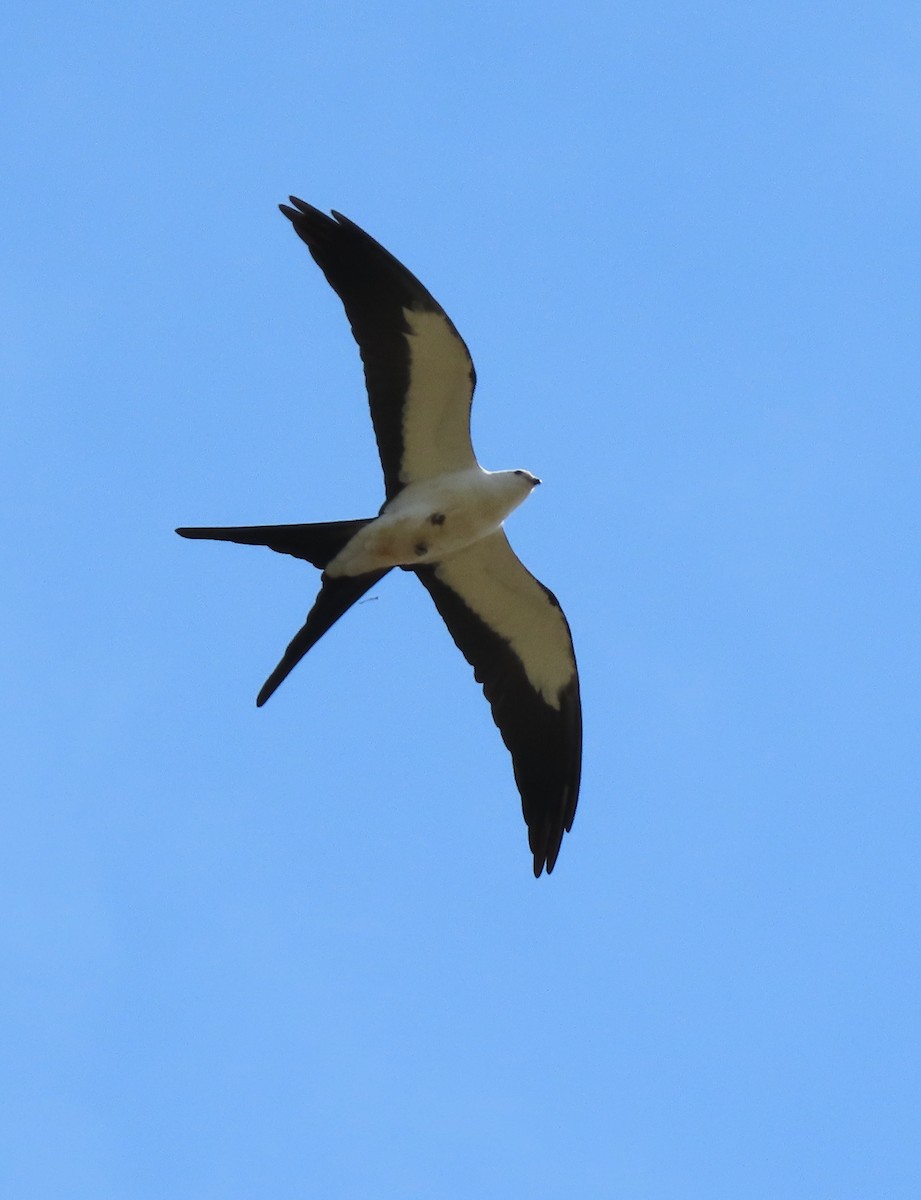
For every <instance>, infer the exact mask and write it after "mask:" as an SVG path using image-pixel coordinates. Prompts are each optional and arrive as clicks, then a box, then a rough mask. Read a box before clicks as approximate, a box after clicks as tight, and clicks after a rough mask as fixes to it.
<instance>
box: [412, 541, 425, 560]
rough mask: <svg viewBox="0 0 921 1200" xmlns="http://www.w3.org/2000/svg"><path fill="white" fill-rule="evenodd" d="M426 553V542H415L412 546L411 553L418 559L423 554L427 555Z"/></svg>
mask: <svg viewBox="0 0 921 1200" xmlns="http://www.w3.org/2000/svg"><path fill="white" fill-rule="evenodd" d="M428 552H429V547H428V542H416V544H415V546H413V553H414V554H418V556H419V557H420V558H421V557H422V555H423V554H428Z"/></svg>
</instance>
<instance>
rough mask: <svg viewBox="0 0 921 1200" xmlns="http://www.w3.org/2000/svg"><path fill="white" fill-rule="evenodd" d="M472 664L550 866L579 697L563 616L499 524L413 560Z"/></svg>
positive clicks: (539, 854)
mask: <svg viewBox="0 0 921 1200" xmlns="http://www.w3.org/2000/svg"><path fill="white" fill-rule="evenodd" d="M414 570H415V572H416V574H417V575H418V576H419V578H420V580H421V581H422V583H423V584H424V585H425V586H426V588H428V590H429V593H430V594H431V597H432V599H433V600H434V601H435V606H436V607H437V609H438V611H439V612H440V613H441V615H442V617H443V619H444V622H445V624H446V625H447V627H448V629H449V631H450V633H451V636H452V637H453V638H454V641H455V642H456V644H457V646H458V648H459V649H460V651H461V653H462V654H463V655H464V657H465V658H466V659H467V661H468V662H469V663H470V665H471V666H472V667H473V672H474V675H475V676H476V678H477V680H478V682H480V683H481V684H482V685H483V691H484V693H485V695H486V699H487V700H488V701H489V703H490V705H491V707H492V715H493V719H494V720H495V722H496V725H497V726H498V727H499V732H500V733H501V734H502V739H503V741H504V742H505V744H506V746H507V747H508V749H509V751H510V753H511V756H512V765H513V768H514V771H515V782H516V783H517V784H518V790H519V792H520V793H521V806H522V811H523V813H524V819H525V821H526V822H527V826H528V841H529V844H530V847H531V851H532V853H533V855H534V874H535V875H540V873H541V871H542V870H543V868H544V866H546V868H547V873H548V875H549V873H550V872H551V871H552V870H553V866H554V863H555V862H556V857H557V854H558V853H559V849H560V843H561V841H562V839H563V833H564V832H568V831H569V830H570V829H571V828H572V822H573V818H574V817H575V814H576V802H577V800H578V798H579V781H580V777H581V769H582V706H581V702H580V698H579V676H578V672H577V669H576V659H575V653H574V651H573V646H572V638H571V636H570V632H569V625H568V624H567V622H566V618H565V617H564V616H563V611H562V609H561V608H560V606H559V603H558V601H557V599H556V597H555V596H554V595H553V593H552V592H550V591H548V590H547V588H545V587H544V585H543V584H542V583H540V582H539V581H538V580H536V579H535V578H534V576H533V575H531V573H530V572H529V571H528V570H527V569H526V568H525V567H524V566H523V564H522V563H521V561H520V560H519V559H518V557H517V556H516V554H515V552H514V551H513V550H512V548H511V546H510V545H509V544H508V539H507V538H506V536H505V534H504V533H503V532H502V531H501V530H500V531H499V532H498V533H494V534H492V535H491V536H490V537H488V538H484V539H483V540H482V541H480V542H477V543H475V544H474V545H473V546H470V547H469V548H468V549H466V550H462V551H460V552H459V553H458V554H453V555H451V556H450V558H447V559H445V560H444V561H443V562H441V563H437V564H435V565H434V566H427V567H416V568H414Z"/></svg>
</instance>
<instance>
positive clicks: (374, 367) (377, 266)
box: [176, 196, 582, 876]
mask: <svg viewBox="0 0 921 1200" xmlns="http://www.w3.org/2000/svg"><path fill="white" fill-rule="evenodd" d="M290 200H291V205H290V206H289V205H287V204H281V205H279V208H280V209H281V211H282V212H283V213H284V215H285V216H286V217H287V218H288V220H289V221H290V222H291V224H292V226H293V227H294V231H295V232H296V233H297V235H298V237H299V238H300V239H301V240H302V241H303V242H305V243H306V245H307V248H308V250H309V251H310V253H311V255H312V256H313V259H314V261H315V262H316V263H317V265H318V266H319V268H320V270H321V271H322V272H323V274H324V275H325V276H326V280H327V282H328V283H329V285H330V286H331V287H332V289H333V290H334V291H335V292H336V294H337V295H338V296H339V299H340V300H341V301H342V303H343V305H344V306H345V312H346V316H347V317H348V319H349V323H350V324H351V327H352V333H353V335H354V337H355V340H356V342H357V343H358V349H359V351H360V353H361V359H362V362H363V364H364V371H365V383H366V386H367V390H368V398H369V401H370V407H371V420H372V422H373V424H374V432H375V435H376V437H377V446H378V450H379V453H380V458H381V465H382V467H383V471H384V490H385V493H386V499H385V501H384V504H383V507H382V508H381V510H380V512H379V513H378V515H377V516H376V517H368V518H365V519H363V520H353V521H327V522H321V523H314V524H306V525H249V526H240V527H217V528H213V527H209V528H182V529H177V530H176V532H177V533H178V534H181V535H182V537H186V538H206V539H211V540H215V541H224V542H238V543H241V544H244V545H251V546H267V547H269V549H271V550H276V551H278V552H279V553H281V554H290V555H293V556H294V557H295V558H300V559H304V560H306V561H307V562H309V563H311V564H312V565H313V566H315V567H318V568H320V569H321V570H322V572H323V574H322V576H321V581H320V592H319V595H318V596H317V598H316V601H315V603H314V606H313V608H312V609H311V610H310V613H309V614H308V616H307V620H306V621H305V623H304V625H303V627H302V628H301V629H300V630H299V631H298V632H297V633H296V634H295V635H294V638H293V639H292V641H291V643H290V645H289V646H288V648H287V650H286V651H285V653H284V655H283V656H282V659H281V662H280V663H279V664H278V666H277V667H276V668H275V670H274V671H273V672H272V674H271V675H270V676H269V677H268V679H267V680H266V682H265V683H264V684H263V687H262V690H261V691H260V693H259V695H258V697H257V698H256V704H257V705H259V706H261V705H263V704H265V702H266V700H268V698H269V697H270V696H271V695H272V693H273V692H274V691H275V689H276V688H277V687H278V685H279V684H280V683H281V682H282V681H283V680H284V679H285V678H286V677H287V676H288V674H289V673H290V672H291V671H292V669H293V668H294V667H295V666H296V665H297V664H298V663H299V662H300V660H301V659H302V658H303V657H304V655H305V654H306V653H307V651H308V650H309V649H310V648H311V647H312V646H314V645H315V644H316V643H317V642H318V641H319V639H320V638H321V637H322V636H323V634H324V633H326V631H327V630H328V629H329V628H330V627H331V626H332V625H333V624H334V623H335V622H336V621H338V619H339V618H340V617H341V616H342V615H343V613H345V612H346V611H347V610H348V609H349V608H350V607H351V606H352V605H353V604H354V603H355V602H356V601H357V600H358V599H360V598H361V597H362V596H363V595H364V594H365V592H367V591H368V589H369V588H372V587H373V586H374V585H375V584H376V583H378V582H379V581H380V580H381V579H382V578H383V577H384V576H385V575H386V574H387V572H388V571H390V570H391V569H392V568H393V567H401V568H402V569H403V570H405V571H411V572H413V574H415V575H416V576H417V578H418V579H419V581H420V582H421V583H422V585H423V586H424V587H425V588H426V589H427V590H428V592H429V594H430V596H431V597H432V599H433V600H434V602H435V607H436V608H437V609H438V611H439V613H440V614H441V616H442V618H443V619H444V622H445V624H446V625H447V627H448V630H449V632H450V634H451V636H452V637H453V639H454V641H455V643H456V644H457V646H458V648H459V649H460V651H461V653H462V654H463V655H464V657H465V658H466V659H467V661H468V662H469V663H470V665H471V666H472V667H473V672H474V675H475V677H476V679H477V681H478V682H479V683H481V684H482V685H483V691H484V693H485V695H486V699H487V700H488V701H489V703H490V706H491V708H492V715H493V719H494V721H495V723H496V725H497V726H498V729H499V732H500V733H501V735H502V739H503V741H504V742H505V745H506V746H507V747H508V750H509V753H510V754H511V757H512V767H513V770H514V774H515V782H516V783H517V785H518V790H519V792H520V794H521V805H522V811H523V813H524V819H525V822H526V823H527V827H528V841H529V845H530V848H531V853H532V854H533V856H534V874H535V876H539V875H540V873H541V871H542V870H544V868H546V870H547V873H548V874H549V873H550V872H551V871H552V870H553V866H554V864H555V862H556V858H557V854H558V853H559V849H560V842H561V841H562V838H563V833H564V832H566V831H568V830H569V829H570V828H571V827H572V821H573V817H574V816H575V811H576V801H577V799H578V795H579V779H580V774H581V765H582V708H581V703H580V699H579V677H578V674H577V671H576V659H575V654H574V652H573V646H572V638H571V636H570V632H569V625H568V624H567V622H566V618H565V617H564V615H563V611H562V609H561V608H560V605H559V602H558V601H557V599H556V597H555V596H554V595H553V593H552V592H551V591H549V590H548V589H547V588H546V587H544V585H543V584H542V583H540V582H539V581H538V580H537V579H535V578H534V576H533V575H532V574H531V573H530V572H529V571H528V570H527V569H526V568H525V567H524V565H523V564H522V563H521V561H520V560H519V559H518V557H517V555H516V554H515V552H514V550H512V548H511V546H510V545H509V542H508V539H507V538H506V536H505V533H504V531H503V528H502V526H503V522H504V521H505V519H506V517H508V516H509V514H510V513H511V512H512V511H513V510H514V509H516V508H517V507H518V505H519V504H521V503H522V502H523V501H524V500H525V499H527V497H528V496H529V495H530V494H531V491H532V490H533V489H534V488H535V487H536V486H537V485H538V484H539V483H540V480H539V479H537V478H535V476H533V475H532V474H530V472H528V471H523V470H520V469H519V470H513V471H485V470H484V469H483V468H482V467H481V466H480V465H479V463H478V462H477V460H476V456H475V455H474V453H473V446H472V444H471V441H470V406H471V402H472V400H473V389H474V386H475V384H476V373H475V372H474V369H473V362H472V361H471V358H470V352H469V351H468V349H467V347H466V345H465V344H464V341H463V339H462V338H461V336H460V334H459V333H458V332H457V330H456V329H455V328H454V325H453V323H452V322H451V320H450V318H449V317H448V316H447V314H446V313H445V311H444V310H443V309H442V307H441V306H440V305H439V304H438V303H437V301H436V300H435V299H434V298H433V297H432V296H431V294H430V293H429V292H428V290H427V289H426V288H424V287H423V286H422V284H421V283H420V282H419V280H418V279H416V278H415V276H414V275H412V274H410V272H409V271H408V270H407V269H406V267H404V266H403V265H402V263H400V262H398V261H397V260H396V259H395V258H394V257H393V255H392V254H390V253H388V251H386V250H385V249H384V248H383V246H381V245H379V244H378V243H377V242H376V241H374V239H373V238H372V237H370V236H369V235H368V234H367V233H365V232H364V230H362V229H359V227H358V226H357V225H355V224H354V223H353V222H352V221H349V220H348V219H347V218H346V217H343V216H342V215H341V214H340V213H337V212H335V211H334V212H333V214H332V216H328V215H327V214H326V213H323V212H321V211H320V210H319V209H316V208H313V207H312V206H311V205H309V204H305V203H304V201H303V200H298V199H297V198H296V197H294V196H291V197H290Z"/></svg>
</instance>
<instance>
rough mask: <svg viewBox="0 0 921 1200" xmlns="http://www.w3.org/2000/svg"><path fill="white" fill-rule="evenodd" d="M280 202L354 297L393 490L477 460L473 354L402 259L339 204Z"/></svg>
mask: <svg viewBox="0 0 921 1200" xmlns="http://www.w3.org/2000/svg"><path fill="white" fill-rule="evenodd" d="M290 200H291V204H292V205H293V206H294V207H293V208H292V207H289V206H288V205H287V204H281V205H279V208H280V209H281V211H282V212H283V213H284V215H285V216H286V217H287V218H288V220H289V221H290V222H291V224H292V225H293V226H294V229H295V231H296V233H297V235H298V237H300V238H301V240H302V241H304V242H305V243H306V244H307V247H308V249H309V250H310V253H311V254H312V255H313V258H314V260H315V261H316V263H317V265H318V266H319V267H320V270H321V271H322V272H323V274H324V275H325V276H326V279H327V281H328V282H329V284H330V286H331V287H332V288H333V290H334V291H335V292H336V294H337V295H338V296H339V299H340V300H341V301H342V303H343V304H344V306H345V311H346V315H347V316H348V319H349V322H350V323H351V326H352V333H353V334H354V336H355V340H356V342H357V343H358V348H359V350H360V352H361V358H362V362H363V363H364V368H365V382H366V385H367V389H368V398H369V401H370V405H371V419H372V421H373V422H374V432H375V434H376V436H377V446H378V450H379V452H380V456H381V465H382V466H383V469H384V483H385V487H386V491H387V499H388V500H389V499H391V497H393V496H394V495H396V493H397V492H398V491H399V490H400V488H401V487H403V486H404V485H406V484H407V483H412V482H413V481H414V480H417V479H428V478H432V477H433V476H435V475H440V474H444V473H445V472H447V471H453V470H461V469H463V468H465V467H469V466H472V465H473V464H474V463H475V462H476V459H475V458H474V454H473V447H472V446H471V444H470V404H471V401H472V399H473V389H474V387H475V384H476V374H475V372H474V369H473V363H472V361H471V359H470V353H469V351H468V350H467V347H466V345H465V344H464V342H463V339H462V338H461V337H460V335H459V334H458V332H457V330H456V329H455V328H454V325H453V324H452V323H451V320H450V319H449V317H448V316H447V315H446V313H445V312H444V309H442V307H441V305H440V304H438V302H437V301H436V300H435V299H434V298H433V297H432V295H431V294H430V292H429V291H428V290H427V289H426V288H424V287H423V286H422V284H421V283H420V282H419V280H418V279H416V277H415V276H414V275H412V274H411V273H410V272H409V271H408V270H407V269H406V267H404V266H403V265H402V263H400V262H398V261H397V260H396V259H395V258H394V257H393V255H392V254H390V253H389V252H388V251H387V250H385V249H384V248H383V246H381V245H379V244H378V243H377V242H376V241H375V240H374V239H373V238H372V237H370V236H369V235H368V234H367V233H365V232H364V231H363V230H362V229H359V227H358V226H357V225H355V224H354V223H353V222H352V221H349V220H348V219H347V218H346V217H343V216H342V215H341V214H340V213H337V212H334V213H333V215H332V216H331V217H330V216H327V214H326V213H323V212H320V210H319V209H317V208H313V207H312V206H311V205H309V204H305V203H304V201H303V200H298V199H297V198H296V197H295V196H291V197H290Z"/></svg>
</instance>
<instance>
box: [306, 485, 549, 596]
mask: <svg viewBox="0 0 921 1200" xmlns="http://www.w3.org/2000/svg"><path fill="white" fill-rule="evenodd" d="M538 482H539V481H538V480H537V479H535V478H534V476H533V475H530V474H529V473H528V472H527V471H484V470H483V468H482V467H480V466H474V467H470V468H468V469H466V470H463V471H452V472H450V473H449V474H445V475H439V476H437V477H436V478H434V479H425V480H419V481H418V482H416V483H411V484H408V485H407V486H406V487H405V488H403V490H402V491H401V492H399V493H398V494H397V495H396V496H394V498H393V499H392V500H391V501H390V502H389V503H388V504H386V505H385V506H384V508H383V510H382V512H381V514H380V516H379V517H377V518H376V519H375V520H373V521H372V522H371V523H370V524H369V525H366V526H365V527H364V528H363V529H362V530H360V531H359V532H358V533H357V534H356V535H355V536H354V537H353V538H352V540H351V541H350V542H349V543H348V545H347V546H345V547H343V549H342V550H341V551H340V552H339V554H337V555H336V557H335V558H334V559H333V560H332V562H330V563H329V565H328V566H327V568H326V574H327V575H329V576H331V577H333V578H335V577H337V576H341V575H364V574H366V573H368V572H370V571H379V570H383V569H385V568H387V567H398V566H410V565H418V564H421V563H433V562H440V561H442V560H443V559H445V558H448V557H449V556H450V555H452V554H455V553H457V551H459V550H463V549H465V548H466V547H467V546H470V545H473V543H474V542H478V541H480V540H481V539H482V538H485V537H488V536H489V534H491V533H495V531H496V530H497V529H499V528H500V526H501V525H502V522H503V521H504V520H505V518H506V517H507V516H508V515H509V513H511V512H512V511H513V510H514V509H516V508H517V507H518V505H519V504H521V503H522V502H523V501H524V500H526V499H527V497H528V496H529V495H530V493H531V491H532V489H533V488H534V486H535V484H537V483H538Z"/></svg>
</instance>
